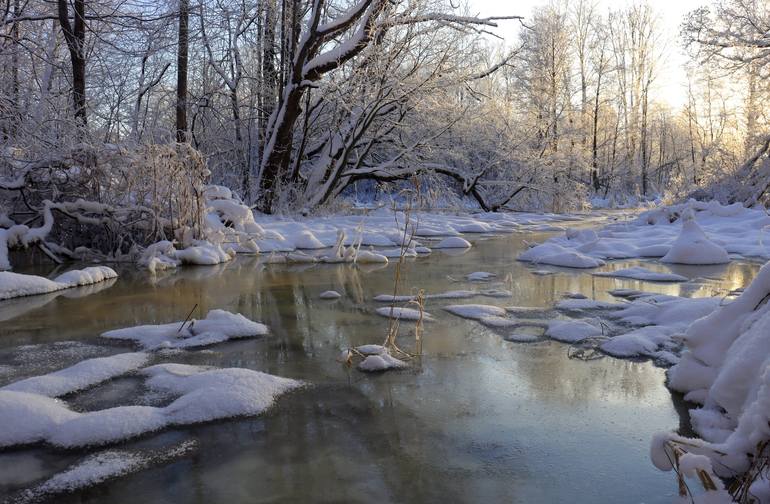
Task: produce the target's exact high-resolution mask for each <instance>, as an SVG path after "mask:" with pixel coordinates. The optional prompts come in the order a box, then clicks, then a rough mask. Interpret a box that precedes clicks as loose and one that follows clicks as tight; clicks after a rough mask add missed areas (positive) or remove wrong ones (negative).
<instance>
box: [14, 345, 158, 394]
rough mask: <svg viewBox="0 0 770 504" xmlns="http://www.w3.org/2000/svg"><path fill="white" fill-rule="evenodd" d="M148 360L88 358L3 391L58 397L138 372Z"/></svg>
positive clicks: (128, 356)
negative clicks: (131, 372)
mask: <svg viewBox="0 0 770 504" xmlns="http://www.w3.org/2000/svg"><path fill="white" fill-rule="evenodd" d="M149 357H150V356H149V355H148V354H146V353H122V354H117V355H112V356H110V357H97V358H94V359H87V360H84V361H80V362H78V363H77V364H75V365H73V366H70V367H68V368H65V369H61V370H59V371H54V372H52V373H48V374H46V375H42V376H34V377H32V378H27V379H25V380H21V381H17V382H14V383H11V384H9V385H6V386H5V387H2V388H0V390H10V391H15V392H30V393H33V394H39V395H43V396H46V397H59V396H63V395H66V394H71V393H72V392H77V391H79V390H83V389H85V388H88V387H92V386H94V385H96V384H99V383H101V382H103V381H106V380H109V379H111V378H114V377H116V376H120V375H122V374H125V373H128V372H129V371H134V370H136V369H139V368H140V367H142V366H144V365H145V364H146V363H147V361H148V360H149Z"/></svg>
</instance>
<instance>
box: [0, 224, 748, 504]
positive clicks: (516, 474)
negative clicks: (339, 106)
mask: <svg viewBox="0 0 770 504" xmlns="http://www.w3.org/2000/svg"><path fill="white" fill-rule="evenodd" d="M546 237H547V235H546V234H543V233H539V234H537V233H517V234H513V235H507V236H501V237H483V236H479V237H476V239H475V240H473V241H474V247H473V248H472V249H470V250H469V251H467V252H466V253H463V254H459V255H457V254H446V253H443V252H440V251H434V253H433V254H432V256H430V257H428V258H422V259H418V260H411V261H408V262H407V263H406V264H405V266H404V272H403V277H404V279H405V280H404V287H403V288H402V289H401V291H402V292H408V291H410V289H412V288H417V287H419V288H422V289H425V290H426V291H427V292H429V293H430V292H433V293H435V292H443V291H447V290H453V289H467V288H472V287H473V286H474V284H471V283H470V282H465V281H464V280H463V277H464V275H465V274H467V273H470V272H473V271H479V270H481V271H488V272H492V273H496V274H497V275H498V277H497V279H498V280H500V281H501V282H502V284H503V285H498V286H500V287H504V288H507V289H510V290H511V291H512V292H513V298H504V299H496V298H476V299H473V300H459V301H457V300H454V301H438V300H435V301H433V300H432V301H429V302H428V303H427V306H426V309H427V311H428V312H430V313H431V314H433V316H434V317H435V318H436V319H437V320H436V321H435V322H432V323H427V324H426V325H425V333H424V336H423V356H422V358H421V359H419V361H414V362H413V363H412V366H411V367H410V369H408V370H406V371H400V372H391V373H386V374H380V375H365V374H363V373H360V372H358V371H356V370H355V369H349V368H347V367H346V366H344V365H341V364H340V363H338V362H337V361H336V360H335V358H336V357H337V356H338V355H339V353H340V350H341V349H342V348H346V347H349V346H353V345H360V344H366V343H381V342H382V340H383V339H384V337H385V332H386V328H387V320H386V319H384V318H381V317H379V316H377V315H375V314H374V309H375V308H377V307H380V306H383V305H382V304H377V303H375V302H374V301H372V298H373V297H374V296H375V295H377V294H383V293H391V292H392V285H393V275H394V266H393V264H391V265H389V266H386V267H381V268H380V267H371V266H363V265H362V266H352V265H315V266H287V265H263V264H261V263H260V260H259V259H258V258H247V257H240V258H238V259H237V260H236V261H234V262H232V263H229V264H225V265H221V266H215V267H186V268H182V269H180V270H179V271H177V272H171V273H168V274H163V275H159V276H157V277H155V278H151V277H150V276H149V275H148V273H147V272H144V271H137V270H136V269H135V268H133V267H125V268H123V269H119V268H116V269H119V273H120V278H119V279H118V280H117V281H114V282H111V283H110V284H104V285H97V286H94V287H91V288H90V289H76V290H70V291H62V292H59V293H54V294H50V295H46V296H36V297H31V298H23V299H16V300H11V301H6V302H3V303H0V385H3V384H6V383H9V382H12V381H15V380H17V379H20V378H24V377H27V376H31V375H36V374H41V373H45V372H50V371H52V370H55V369H59V368H62V367H64V366H67V365H71V364H74V363H75V362H77V361H79V360H82V359H84V358H89V357H95V356H102V355H109V354H113V353H119V352H125V351H129V350H130V348H131V347H130V346H129V345H123V344H118V343H115V342H106V341H103V340H100V338H99V337H98V336H99V334H100V333H102V332H104V331H105V330H108V329H114V328H120V327H126V326H132V325H139V324H148V323H166V322H173V321H178V320H182V319H184V318H185V316H186V315H187V314H188V313H189V312H190V310H191V309H192V308H193V307H194V306H196V305H197V308H196V309H195V316H197V317H200V316H203V315H205V313H206V312H207V311H208V310H210V309H214V308H222V309H226V310H229V311H233V312H240V313H242V314H243V315H245V316H246V317H248V318H251V319H255V320H259V321H262V322H263V323H265V324H267V325H268V326H269V327H270V330H271V334H270V336H267V337H264V338H261V339H254V340H240V341H237V342H228V343H224V344H221V345H218V346H214V347H210V348H207V349H205V350H197V351H189V352H179V353H174V354H162V355H156V356H155V357H154V362H184V363H192V364H202V365H213V366H218V367H246V368H251V369H256V370H260V371H264V372H268V373H272V374H276V375H280V376H286V377H291V378H299V379H302V380H306V381H307V382H309V383H310V384H312V386H310V387H307V388H304V389H301V390H299V391H296V392H292V393H290V394H288V395H286V396H283V397H280V398H279V399H278V400H277V402H276V405H275V406H274V407H273V408H272V409H270V410H269V411H268V412H267V413H265V414H264V415H262V416H259V417H255V418H243V419H235V420H229V421H222V422H216V423H212V424H204V425H198V426H192V427H185V428H179V429H170V430H166V431H163V432H162V433H158V434H155V435H151V436H147V437H144V438H141V439H138V440H133V441H130V442H126V443H121V444H120V445H119V448H121V449H128V450H133V449H135V450H153V449H161V448H163V447H164V446H171V445H175V444H178V443H180V442H182V441H184V440H189V439H192V440H195V441H196V442H197V449H195V450H194V451H192V452H191V453H190V454H188V455H185V456H183V457H181V458H177V459H174V460H171V461H165V462H163V463H159V464H155V465H151V467H149V468H147V469H145V470H143V471H140V472H137V473H133V474H129V475H127V476H124V477H122V478H118V479H113V480H110V481H107V482H105V483H103V484H101V485H98V486H95V487H92V488H88V489H81V490H77V491H75V492H72V493H69V494H64V495H55V496H51V497H50V500H51V501H52V502H88V503H92V502H93V503H96V502H98V503H136V502H145V503H166V502H168V503H171V502H175V503H178V502H185V503H198V504H204V503H205V504H210V503H225V502H226V503H228V504H239V503H257V502H473V503H475V502H514V503H530V504H531V503H540V502H543V503H551V502H553V503H561V502H585V503H613V504H615V503H664V502H665V503H668V502H671V501H672V499H673V497H674V496H675V492H676V483H675V480H674V478H673V476H672V474H670V473H661V472H659V471H657V470H656V469H655V468H654V467H653V466H652V465H651V463H650V462H649V458H648V446H649V440H650V437H651V436H652V435H653V434H654V433H656V432H658V431H665V430H671V429H679V428H681V429H683V431H684V432H686V429H687V424H686V420H685V419H682V418H680V412H682V411H685V410H684V405H682V404H681V400H680V399H679V398H678V397H673V396H672V394H671V393H670V392H669V391H668V390H667V389H666V388H665V385H664V379H665V373H664V370H663V369H660V368H657V367H655V366H654V365H653V364H652V363H650V362H631V361H624V360H616V359H613V358H609V357H606V358H598V359H593V360H581V359H574V358H570V353H569V347H568V346H567V345H564V344H562V343H558V342H554V341H540V342H537V343H513V342H508V341H506V340H505V339H504V337H505V335H506V331H498V330H493V329H488V328H485V327H483V326H481V325H480V324H478V323H476V322H473V321H470V320H464V319H460V318H457V317H455V316H453V315H450V314H449V313H446V312H444V311H443V310H442V309H441V306H443V305H445V304H453V303H484V304H495V305H499V306H511V305H519V306H532V307H550V306H552V305H553V303H554V302H555V301H558V300H559V299H561V298H562V296H563V295H564V293H567V292H579V293H583V294H585V295H586V296H588V297H592V298H596V299H606V300H610V299H612V298H611V296H609V295H608V294H607V291H608V290H610V289H612V288H617V287H628V288H640V289H644V290H650V291H656V292H664V293H668V294H678V295H686V296H704V295H723V294H726V293H727V292H728V291H729V290H731V289H734V288H738V287H743V286H744V285H746V284H748V282H749V281H750V279H751V277H752V275H753V274H754V272H756V270H757V269H758V266H757V265H754V264H750V263H732V264H731V265H729V266H726V267H718V268H674V269H673V271H674V272H675V273H679V274H683V275H685V276H688V277H690V278H692V279H694V280H693V281H691V282H687V283H684V284H651V283H643V282H638V281H634V280H619V279H612V278H603V277H593V276H591V275H590V273H586V272H580V271H575V270H558V269H553V270H552V271H553V272H552V274H548V275H535V274H533V273H532V271H533V270H535V269H538V268H534V267H532V266H529V265H526V264H522V263H518V262H516V261H515V257H516V256H517V254H518V253H519V252H520V251H521V250H523V249H524V248H525V247H526V242H531V241H540V240H543V239H545V238H546ZM634 264H640V263H639V262H634V261H627V262H619V263H613V264H612V265H610V266H609V268H612V269H614V268H619V267H626V266H629V265H634ZM644 265H645V266H646V267H650V268H653V269H660V270H664V269H663V268H662V267H661V266H659V265H657V264H654V263H653V264H651V263H645V264H644ZM37 273H41V272H40V271H37ZM43 273H45V271H44V272H43ZM482 286H484V287H486V286H494V283H492V284H482V285H478V284H475V287H482ZM329 289H334V290H337V291H339V292H340V293H342V298H341V299H339V300H336V301H323V300H321V299H319V294H320V293H321V292H322V291H325V290H329ZM402 325H404V326H406V325H407V324H402ZM402 329H404V333H405V334H404V336H403V337H402V340H401V341H402V344H403V345H404V346H405V347H409V346H410V344H411V340H410V337H409V335H408V331H407V329H408V327H403V328H402ZM65 400H67V401H68V402H69V403H70V404H71V405H72V406H73V407H74V408H75V409H78V410H81V411H85V410H91V409H101V408H105V407H110V406H116V405H122V404H147V403H151V402H152V398H151V397H148V395H147V391H146V390H144V388H143V385H142V381H141V380H140V379H139V378H137V377H132V376H126V377H123V378H119V379H116V380H112V381H110V382H108V383H106V384H102V385H100V386H98V387H95V388H92V389H90V390H87V391H85V392H82V393H78V394H74V395H72V396H69V397H65ZM0 428H2V426H0ZM92 451H93V450H75V451H73V450H59V449H54V448H50V447H46V446H37V447H27V448H23V449H14V450H9V451H4V452H2V451H0V496H4V497H10V498H16V497H19V496H20V495H22V494H21V493H20V492H22V491H23V489H24V488H28V487H31V486H34V485H36V484H38V483H39V482H41V481H44V480H45V479H47V478H48V477H50V476H51V475H53V474H55V473H57V472H59V471H62V470H64V469H66V468H67V467H68V466H70V465H71V464H73V463H76V462H78V461H79V460H81V459H83V457H85V456H87V455H88V454H89V453H91V452H92Z"/></svg>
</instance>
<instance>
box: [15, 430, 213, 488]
mask: <svg viewBox="0 0 770 504" xmlns="http://www.w3.org/2000/svg"><path fill="white" fill-rule="evenodd" d="M197 448H198V443H197V442H196V441H194V440H187V441H183V442H181V443H179V444H176V445H172V446H170V447H166V448H162V449H159V450H118V449H110V450H101V451H98V452H96V453H93V454H90V455H88V456H86V457H85V458H83V459H82V460H80V461H78V462H76V463H75V464H73V465H71V466H70V467H68V468H67V469H65V470H63V471H61V472H58V473H56V474H54V475H53V476H51V477H50V478H49V479H47V480H46V481H44V482H43V483H40V484H39V485H36V486H34V487H32V488H29V489H26V490H24V491H23V492H21V493H20V494H19V495H18V496H17V497H16V498H15V499H12V502H17V503H27V502H29V503H32V502H39V501H40V500H42V499H43V498H44V497H48V496H53V495H56V494H60V493H69V492H74V491H76V490H81V489H83V488H88V487H92V486H94V485H98V484H100V483H103V482H105V481H108V480H112V479H115V478H119V477H122V476H126V475H128V474H132V473H135V472H138V471H141V470H143V469H145V468H147V467H151V466H157V465H161V464H165V463H168V462H170V461H173V460H176V459H178V458H180V457H183V456H185V455H188V454H190V453H192V452H194V451H195V450H196V449H197Z"/></svg>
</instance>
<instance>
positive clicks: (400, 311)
mask: <svg viewBox="0 0 770 504" xmlns="http://www.w3.org/2000/svg"><path fill="white" fill-rule="evenodd" d="M375 311H376V312H377V315H380V316H381V317H388V318H395V319H399V320H415V321H416V320H420V318H422V320H426V321H432V320H433V316H432V315H431V314H430V313H428V312H422V314H420V310H417V309H415V308H404V307H399V306H393V307H391V306H384V307H382V308H377V310H375Z"/></svg>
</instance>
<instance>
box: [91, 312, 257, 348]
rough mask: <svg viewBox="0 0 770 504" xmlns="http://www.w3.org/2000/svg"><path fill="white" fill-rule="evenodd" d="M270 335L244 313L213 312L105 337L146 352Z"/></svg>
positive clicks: (128, 329)
mask: <svg viewBox="0 0 770 504" xmlns="http://www.w3.org/2000/svg"><path fill="white" fill-rule="evenodd" d="M267 333H268V328H267V326H265V325H264V324H260V323H259V322H254V321H251V320H249V319H247V318H246V317H244V316H243V315H241V314H234V313H230V312H227V311H224V310H211V311H210V312H209V313H208V315H207V316H206V318H205V319H203V320H190V321H188V322H185V323H184V324H183V323H182V322H174V323H171V324H162V325H142V326H136V327H127V328H124V329H115V330H112V331H107V332H105V333H103V334H102V337H103V338H110V339H120V340H133V341H135V342H137V343H138V344H139V345H140V346H141V347H142V348H144V349H147V350H155V349H158V348H190V347H201V346H208V345H213V344H215V343H221V342H223V341H227V340H230V339H237V338H249V337H254V336H264V335H266V334H267Z"/></svg>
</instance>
